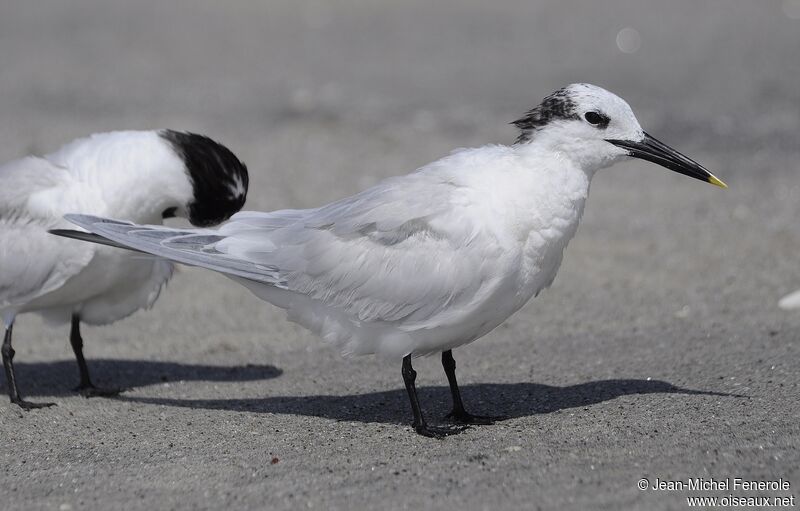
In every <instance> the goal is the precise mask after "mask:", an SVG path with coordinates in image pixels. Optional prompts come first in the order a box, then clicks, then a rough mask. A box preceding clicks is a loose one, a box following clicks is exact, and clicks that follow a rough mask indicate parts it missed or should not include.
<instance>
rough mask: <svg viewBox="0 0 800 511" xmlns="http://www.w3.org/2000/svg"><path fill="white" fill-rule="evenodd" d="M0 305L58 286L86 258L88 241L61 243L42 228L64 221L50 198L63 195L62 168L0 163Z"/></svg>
mask: <svg viewBox="0 0 800 511" xmlns="http://www.w3.org/2000/svg"><path fill="white" fill-rule="evenodd" d="M0 182H1V183H0V309H6V308H9V309H14V308H18V307H20V306H22V305H24V304H26V303H28V302H29V301H31V300H33V299H35V298H37V297H39V296H42V295H44V294H46V293H48V292H50V291H52V290H54V289H57V288H59V287H61V286H62V285H63V284H64V283H65V282H66V281H67V280H68V279H69V278H70V277H72V276H74V275H76V274H77V273H79V272H80V271H81V270H82V269H83V268H84V267H85V266H86V265H87V264H88V263H89V261H90V260H91V259H92V257H93V254H94V248H93V247H91V246H89V245H81V244H74V243H64V242H63V240H59V239H57V238H54V237H53V236H50V235H49V234H48V233H47V230H48V229H52V228H56V227H62V226H63V224H64V221H63V220H62V219H61V218H60V217H59V216H54V215H53V212H52V198H53V197H59V198H60V199H61V200H62V202H67V203H69V200H70V199H69V197H66V198H65V197H64V194H63V193H60V191H61V190H63V185H65V184H68V183H69V176H68V174H67V172H66V170H65V169H63V168H61V167H58V166H55V165H53V164H52V163H51V162H49V161H47V160H44V159H42V158H36V157H27V158H22V159H20V160H16V161H13V162H10V163H7V164H5V165H3V166H1V167H0Z"/></svg>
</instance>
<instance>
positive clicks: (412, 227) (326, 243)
mask: <svg viewBox="0 0 800 511" xmlns="http://www.w3.org/2000/svg"><path fill="white" fill-rule="evenodd" d="M451 193H453V187H452V186H451V185H449V184H447V183H439V182H430V180H429V178H426V177H425V176H419V175H414V174H412V175H410V176H404V178H397V179H392V180H388V181H386V182H384V183H382V184H381V185H379V186H377V187H374V188H373V189H370V190H367V191H365V192H363V193H361V194H358V195H355V196H353V197H349V198H347V199H345V200H342V201H339V202H336V203H333V204H330V205H328V206H325V207H322V208H319V209H313V210H288V211H282V212H274V213H247V212H245V213H240V214H238V215H236V216H234V217H233V218H232V219H231V221H230V222H228V223H226V224H224V225H223V226H222V227H221V228H220V229H219V231H198V230H180V229H171V228H166V227H154V226H137V225H132V224H129V223H124V222H117V221H111V220H105V219H102V218H96V217H87V216H76V215H70V216H69V217H68V219H69V220H70V221H71V222H73V223H75V224H77V225H80V226H81V227H83V228H85V229H87V230H89V231H91V232H94V233H97V234H99V235H101V236H103V237H105V238H107V239H109V240H112V241H114V242H116V243H119V244H121V245H124V246H126V247H129V248H133V249H136V250H141V251H143V252H147V253H150V254H154V255H157V256H161V257H165V258H167V259H171V260H173V261H178V262H181V263H184V264H190V265H195V266H202V267H205V268H209V269H212V270H215V271H219V272H222V273H225V274H228V275H232V276H237V277H242V278H245V279H248V280H253V281H256V282H261V283H264V284H269V285H272V286H276V287H278V288H281V289H285V290H288V291H292V292H296V293H300V294H303V295H306V296H308V297H310V298H312V299H314V300H316V301H319V302H322V303H323V304H325V305H326V306H329V307H334V308H336V309H339V310H343V311H345V312H346V313H347V314H348V315H350V316H351V317H352V318H353V319H354V320H358V321H399V320H404V324H405V325H408V324H411V323H414V324H418V325H421V327H422V326H424V323H425V322H426V321H427V320H429V319H430V318H432V317H433V316H435V315H440V314H449V315H451V316H453V317H456V316H463V315H464V314H468V313H469V312H470V311H471V310H472V308H473V306H474V305H475V303H476V302H479V301H480V300H482V299H483V298H485V296H486V293H487V292H488V290H487V288H490V287H491V286H492V284H493V283H495V282H496V275H497V272H496V271H494V269H493V268H492V267H491V262H492V261H493V260H496V259H497V258H498V257H499V254H498V253H497V251H498V248H497V245H496V244H492V243H480V244H479V243H475V242H474V240H475V239H476V231H477V228H478V227H477V226H476V223H475V222H473V221H472V219H471V218H470V217H469V215H468V214H465V212H464V211H463V210H459V209H457V208H453V207H450V204H451V199H452V197H451V196H450V194H451Z"/></svg>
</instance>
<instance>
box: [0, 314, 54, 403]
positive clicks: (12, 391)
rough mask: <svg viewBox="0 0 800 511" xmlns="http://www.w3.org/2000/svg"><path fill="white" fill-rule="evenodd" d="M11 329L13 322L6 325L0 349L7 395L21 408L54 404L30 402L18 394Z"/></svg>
mask: <svg viewBox="0 0 800 511" xmlns="http://www.w3.org/2000/svg"><path fill="white" fill-rule="evenodd" d="M13 329H14V325H13V324H11V325H9V326H8V327H6V335H5V338H4V339H3V348H2V350H0V351H2V354H3V367H4V368H5V370H6V381H7V382H8V397H9V398H11V402H12V403H14V404H16V405H19V407H20V408H22V409H23V410H33V409H35V408H45V407H48V406H54V405H55V403H31V402H30V401H25V400H24V399H22V396H20V395H19V389H17V377H16V375H15V374H14V348H12V347H11V333H12V330H13Z"/></svg>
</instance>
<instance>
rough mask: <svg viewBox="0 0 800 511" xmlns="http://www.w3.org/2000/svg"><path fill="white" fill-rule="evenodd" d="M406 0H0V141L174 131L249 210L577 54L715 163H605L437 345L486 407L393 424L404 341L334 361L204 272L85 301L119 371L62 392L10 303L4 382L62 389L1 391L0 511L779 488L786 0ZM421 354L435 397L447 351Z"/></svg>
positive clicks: (53, 352)
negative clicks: (501, 304) (573, 206)
mask: <svg viewBox="0 0 800 511" xmlns="http://www.w3.org/2000/svg"><path fill="white" fill-rule="evenodd" d="M430 4H431V2H422V1H413V2H411V1H409V2H402V3H400V2H392V3H390V2H388V1H386V2H367V1H363V2H360V1H354V0H346V1H342V2H336V3H335V5H334V3H332V2H327V1H323V0H319V1H316V2H310V1H302V2H297V1H289V0H286V1H281V2H239V1H229V2H225V3H224V4H223V3H219V2H213V1H211V0H209V1H206V2H188V1H180V2H168V3H164V2H151V1H140V2H135V3H133V2H127V3H124V4H123V3H115V2H108V1H99V0H98V1H75V2H62V1H55V0H53V1H49V2H44V1H43V2H35V3H34V2H26V3H23V2H4V3H3V4H2V6H0V66H2V67H1V68H0V69H2V72H0V157H2V158H1V159H2V160H7V159H11V158H15V157H18V156H21V155H24V154H27V153H29V152H42V151H47V150H50V149H54V148H56V147H57V146H59V145H60V144H61V143H62V142H65V141H67V140H70V139H72V138H74V137H77V136H81V135H85V134H87V133H90V132H95V131H104V130H109V129H119V128H151V127H171V128H175V129H191V130H193V131H198V132H203V133H208V134H210V135H212V136H214V137H215V138H217V139H219V140H221V141H223V142H224V143H226V144H227V145H228V146H229V147H231V148H232V149H233V150H234V151H235V152H237V153H238V154H239V155H240V156H241V157H242V159H244V160H245V161H246V162H247V163H248V164H249V166H250V169H251V182H252V186H251V193H250V196H249V199H248V206H247V207H248V208H252V209H278V208H284V207H304V206H314V205H319V204H322V203H325V202H328V201H331V200H334V199H337V198H340V197H343V196H346V195H348V194H351V193H353V192H356V191H358V190H360V189H363V188H364V187H367V186H369V185H371V184H373V183H375V182H377V181H378V180H379V179H381V178H383V177H386V176H391V175H396V174H400V173H405V172H409V171H411V170H413V169H414V168H416V167H418V166H419V165H422V164H424V163H427V162H429V161H431V160H433V159H435V158H437V157H439V156H442V155H444V154H447V152H449V151H450V150H452V149H454V148H456V147H460V146H474V145H481V144H484V143H488V142H506V143H507V142H510V141H512V140H513V138H514V132H513V130H512V129H511V127H510V126H509V125H508V122H509V121H511V120H513V119H515V118H516V116H518V115H519V114H521V113H522V112H523V111H525V110H526V109H528V108H530V107H531V106H533V105H534V104H536V103H537V102H538V101H539V99H540V98H541V97H543V96H544V95H546V94H547V93H549V92H550V91H551V90H553V89H555V88H557V87H560V86H562V85H564V84H566V83H570V82H573V81H589V82H594V83H597V84H600V85H603V86H606V87H608V88H609V89H611V90H614V91H615V92H617V93H619V94H620V95H622V96H623V97H625V98H627V99H628V100H629V101H630V102H631V104H632V105H633V107H634V109H635V111H637V112H638V114H639V118H640V120H641V121H642V124H643V125H644V126H645V129H647V130H648V131H649V132H651V133H653V134H655V135H656V136H658V137H659V138H661V139H663V140H665V141H667V142H669V143H671V144H672V145H673V146H675V147H677V148H679V149H681V150H682V151H683V152H685V153H687V154H689V155H691V156H693V157H694V158H696V159H698V160H700V161H702V162H704V163H705V164H706V165H707V166H708V167H709V168H710V169H712V171H714V172H715V173H716V174H717V175H719V176H720V177H721V178H723V179H724V180H726V181H727V182H728V183H729V185H730V189H729V190H727V191H723V190H720V189H717V188H714V187H711V186H709V185H704V184H702V183H700V182H697V181H693V180H690V179H688V178H685V177H682V176H678V175H676V174H673V173H670V172H667V171H665V170H663V169H660V168H657V167H655V166H653V165H649V164H646V163H643V162H632V163H629V164H625V165H620V166H618V167H616V168H615V169H611V170H607V171H604V172H601V173H600V174H599V175H598V176H597V178H596V179H595V181H594V184H593V189H592V196H591V197H590V200H589V205H588V208H587V211H586V215H585V219H584V222H583V225H582V227H581V229H580V231H579V233H578V236H577V237H576V239H575V240H574V241H573V242H572V244H571V245H570V247H569V248H568V250H567V253H566V258H565V261H564V264H563V266H562V269H561V272H560V274H559V277H558V278H557V279H556V282H555V284H554V285H553V287H552V288H551V289H550V290H549V291H547V292H546V293H544V294H542V295H541V296H540V297H539V298H537V299H536V300H533V301H532V302H531V303H530V304H528V306H526V307H525V308H524V309H523V310H522V311H520V312H519V313H518V314H516V315H515V316H514V317H513V318H511V319H510V320H509V321H507V322H506V323H505V324H504V325H503V326H502V327H500V328H498V329H497V330H496V331H495V332H493V333H492V334H490V335H488V336H486V337H485V338H484V339H482V340H480V342H477V343H475V344H473V345H470V346H468V347H465V348H463V349H459V350H457V351H456V353H455V355H456V359H457V360H458V362H459V377H460V379H461V381H462V382H463V384H464V394H465V399H466V400H467V403H468V405H469V406H470V407H471V408H472V409H473V410H474V411H476V412H487V413H500V414H505V415H507V416H509V417H510V418H509V419H508V420H507V421H504V422H502V423H500V424H498V425H495V426H489V427H480V428H473V429H471V430H469V431H468V432H466V433H464V434H462V435H459V436H456V437H451V438H448V439H446V440H445V441H434V440H429V439H426V438H421V437H419V436H417V435H415V434H414V433H413V432H412V431H411V429H410V428H409V427H408V422H409V419H410V418H409V415H410V414H409V410H408V403H407V399H406V396H405V390H404V389H403V386H402V380H401V378H400V367H399V364H397V363H393V362H388V361H384V360H380V359H376V358H371V357H368V358H361V359H355V360H344V359H342V358H341V357H339V355H338V354H337V353H335V352H334V351H333V350H331V349H329V348H328V347H326V346H325V345H324V344H323V343H322V342H320V341H319V340H318V339H316V338H314V337H313V336H311V335H310V334H308V333H307V332H305V331H303V330H302V329H300V328H299V327H297V326H295V325H293V324H291V323H288V322H287V321H286V320H285V319H284V318H283V314H282V313H281V312H280V311H277V310H276V309H274V308H272V307H270V306H269V305H266V304H264V303H262V302H260V301H258V300H257V299H256V298H254V297H252V296H251V295H250V294H249V293H248V292H247V291H245V290H244V289H242V288H240V287H237V285H235V284H234V283H233V282H230V281H228V280H227V279H225V278H223V277H220V276H218V275H214V274H211V273H208V272H204V271H201V270H196V269H192V270H189V269H183V270H182V271H181V272H180V273H179V274H178V276H177V277H176V278H175V279H174V281H173V282H172V283H171V284H170V286H169V288H168V289H167V291H166V292H165V293H164V294H163V296H162V298H161V299H160V300H159V302H158V303H157V305H156V307H155V309H154V310H152V311H149V312H141V313H138V314H136V315H134V316H133V317H131V318H128V319H126V320H124V321H121V322H119V323H117V324H115V325H113V326H110V327H104V328H86V329H85V330H84V338H85V340H86V345H87V348H86V351H87V356H88V357H89V358H90V365H91V368H92V369H93V372H94V375H95V378H96V380H97V381H98V382H99V383H105V384H118V385H123V386H126V387H130V388H131V390H130V391H128V392H126V393H125V394H124V395H123V397H121V398H120V399H116V400H109V399H92V400H86V399H83V398H80V397H76V396H75V395H74V394H73V393H72V391H71V390H70V389H71V388H72V387H73V386H74V385H75V384H76V383H77V382H76V380H77V371H76V368H75V365H74V362H73V359H72V355H71V351H70V348H69V344H68V342H67V335H68V331H67V328H59V329H51V328H48V327H46V326H45V325H43V324H42V323H41V321H40V320H39V319H38V318H37V317H36V316H30V315H29V316H23V317H21V318H20V319H19V321H18V323H17V327H16V329H15V334H16V336H15V337H16V343H15V344H16V346H15V347H16V349H17V358H16V361H17V367H18V370H19V377H20V381H21V386H22V389H23V391H24V392H25V393H26V394H27V395H28V396H29V397H30V398H31V399H36V400H55V401H57V402H58V406H57V407H54V408H51V409H46V410H39V411H34V412H30V413H23V412H21V411H20V410H19V409H18V408H16V407H14V406H11V405H9V404H2V405H0V442H2V449H1V450H0V465H2V471H0V502H2V507H3V509H7V510H17V509H19V510H22V509H25V510H28V509H58V510H69V509H75V510H77V509H126V510H132V509H203V508H205V509H298V508H303V507H307V508H324V509H357V508H372V509H375V508H386V509H422V508H433V509H464V510H472V509H493V510H497V509H521V508H525V509H534V508H538V509H570V508H574V509H586V508H597V509H620V508H638V509H684V508H686V500H685V498H686V497H687V496H689V495H706V496H708V495H718V496H724V495H727V494H728V492H724V491H721V492H688V491H683V492H681V491H674V492H668V491H653V490H647V491H640V490H639V489H637V481H638V480H639V479H640V478H643V477H647V478H649V479H650V480H651V481H652V482H654V481H655V479H656V478H660V479H662V480H676V479H682V480H686V479H688V478H691V477H704V478H707V479H708V478H712V477H713V478H715V479H724V478H733V477H743V478H747V479H755V480H765V479H777V478H781V477H782V478H784V479H785V480H789V481H790V484H791V489H790V490H789V491H777V492H761V493H759V492H755V493H741V492H739V493H737V494H738V495H742V496H755V495H769V496H789V495H791V494H794V495H797V494H798V493H799V492H798V486H800V470H799V469H798V467H799V466H800V455H799V454H798V441H800V406H798V381H799V380H800V374H799V373H800V371H798V369H800V364H799V363H798V332H800V312H794V313H792V312H785V311H781V310H780V309H778V307H777V300H778V299H779V298H780V297H781V296H782V295H783V294H785V293H787V292H790V291H792V290H794V289H795V288H798V287H800V272H799V271H798V266H797V258H796V255H795V254H797V253H798V252H800V229H798V225H797V222H796V217H797V214H798V208H799V207H800V206H798V199H799V198H800V177H798V175H797V172H798V158H797V133H798V132H800V117H798V105H800V92H799V91H800V89H798V87H797V82H798V79H799V78H800V60H798V58H797V55H798V54H800V53H798V52H800V20H798V19H794V18H796V17H798V16H800V12H798V11H799V10H800V7H798V5H797V2H794V1H791V0H788V1H786V2H763V3H762V2H758V3H756V2H752V3H746V2H729V1H722V0H720V1H716V2H710V1H709V2H648V3H645V2H638V1H636V2H634V1H632V0H631V1H628V2H624V1H614V2H603V3H602V4H601V3H600V2H593V1H589V0H586V1H584V2H559V3H558V4H556V3H555V2H553V3H549V4H540V3H538V2H528V1H522V0H519V1H493V2H484V1H468V2H465V1H455V0H450V1H445V2H434V3H433V4H435V5H430ZM223 5H224V7H223ZM625 27H630V28H633V29H635V30H636V31H637V32H638V34H639V44H638V49H637V51H635V52H634V53H624V52H622V51H620V49H619V47H618V45H617V35H618V32H619V31H620V30H622V29H623V28H625ZM626 33H627V34H630V31H628V32H626ZM622 43H623V44H622V46H623V47H624V48H626V49H628V50H630V49H632V47H635V46H636V44H634V43H636V40H635V37H634V40H633V42H631V41H627V42H625V41H622ZM626 45H627V46H626ZM631 45H633V46H631ZM416 369H417V371H418V373H419V377H418V384H419V385H420V386H421V398H422V401H423V406H424V408H425V410H426V412H427V414H428V416H429V417H430V418H431V419H435V420H438V419H439V418H441V416H442V415H443V414H444V413H445V412H446V411H447V409H448V407H449V402H448V399H449V397H448V391H447V388H446V380H445V378H444V375H443V373H442V371H441V367H440V365H439V362H438V360H437V359H435V358H431V359H423V360H420V361H419V362H417V363H416ZM1 390H2V392H3V393H5V387H3V388H2V389H1Z"/></svg>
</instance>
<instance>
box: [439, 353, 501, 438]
mask: <svg viewBox="0 0 800 511" xmlns="http://www.w3.org/2000/svg"><path fill="white" fill-rule="evenodd" d="M442 366H443V367H444V374H446V375H447V382H448V383H450V394H451V395H452V396H453V410H452V411H451V412H450V413H448V414H447V416H446V418H448V419H451V420H452V421H453V422H458V423H461V424H477V425H484V424H494V423H495V421H498V420H502V419H504V418H505V417H488V416H482V415H472V414H471V413H469V412H467V411H466V410H465V409H464V402H463V401H462V400H461V391H460V390H458V382H457V381H456V359H454V358H453V350H447V351H443V352H442Z"/></svg>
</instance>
